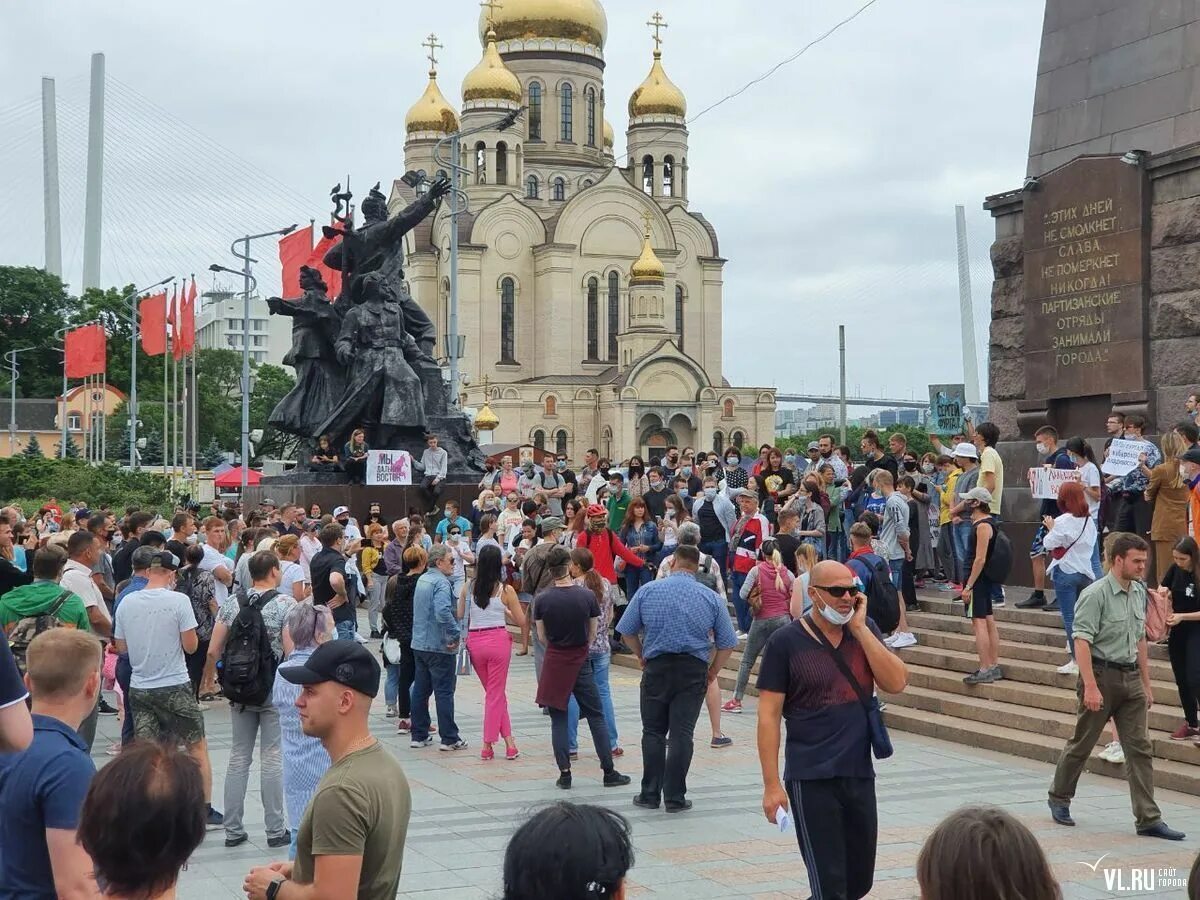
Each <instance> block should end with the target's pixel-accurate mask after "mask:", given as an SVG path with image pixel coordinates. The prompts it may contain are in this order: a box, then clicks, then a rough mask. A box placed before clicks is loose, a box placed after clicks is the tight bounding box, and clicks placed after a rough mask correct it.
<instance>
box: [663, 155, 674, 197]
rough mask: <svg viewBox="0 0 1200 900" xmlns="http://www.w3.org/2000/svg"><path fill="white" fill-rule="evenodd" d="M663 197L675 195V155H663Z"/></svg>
mask: <svg viewBox="0 0 1200 900" xmlns="http://www.w3.org/2000/svg"><path fill="white" fill-rule="evenodd" d="M662 192H663V196H664V197H674V196H675V157H673V156H664V157H663V188H662Z"/></svg>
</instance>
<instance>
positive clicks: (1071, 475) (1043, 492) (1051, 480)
mask: <svg viewBox="0 0 1200 900" xmlns="http://www.w3.org/2000/svg"><path fill="white" fill-rule="evenodd" d="M1028 478H1029V490H1030V491H1031V492H1032V494H1033V499H1034V500H1057V499H1058V489H1059V488H1060V487H1062V485H1063V483H1064V482H1067V481H1078V480H1079V470H1078V469H1047V468H1046V467H1045V466H1034V467H1033V468H1032V469H1030V470H1029V475H1028Z"/></svg>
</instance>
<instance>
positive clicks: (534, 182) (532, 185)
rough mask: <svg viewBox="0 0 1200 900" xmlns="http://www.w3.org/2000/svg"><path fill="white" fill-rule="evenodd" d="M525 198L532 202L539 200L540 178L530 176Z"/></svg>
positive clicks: (526, 184) (527, 181)
mask: <svg viewBox="0 0 1200 900" xmlns="http://www.w3.org/2000/svg"><path fill="white" fill-rule="evenodd" d="M525 196H526V198H528V199H530V200H536V199H538V178H537V176H536V175H530V176H529V177H528V178H526V179H525Z"/></svg>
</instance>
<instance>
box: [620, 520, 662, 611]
mask: <svg viewBox="0 0 1200 900" xmlns="http://www.w3.org/2000/svg"><path fill="white" fill-rule="evenodd" d="M618 536H619V537H620V538H621V541H622V543H624V544H625V546H626V547H628V548H629V549H630V550H632V551H633V552H634V553H636V554H637V555H638V556H639V557H640V558H641V559H642V560H643V561H644V562H645V563H646V565H644V566H639V567H634V566H626V567H625V596H626V597H627V598H629V599H630V600H632V599H633V595H634V594H636V593H637V590H638V588H640V587H641V586H642V585H643V584H647V583H648V582H651V581H653V580H654V568H653V567H652V565H651V563H654V562H657V561H658V554H659V551H661V550H662V546H663V542H662V538H661V537H659V535H658V526H657V525H655V524H654V518H653V517H652V516H651V515H650V510H649V509H648V508H647V507H646V501H645V499H643V498H642V497H635V498H633V500H631V501H630V502H629V508H628V509H627V510H625V521H624V522H623V523H622V524H621V531H620V534H619V535H618Z"/></svg>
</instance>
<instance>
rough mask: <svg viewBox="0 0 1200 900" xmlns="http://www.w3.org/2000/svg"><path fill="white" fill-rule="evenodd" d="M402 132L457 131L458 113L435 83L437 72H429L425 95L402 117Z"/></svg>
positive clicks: (444, 132)
mask: <svg viewBox="0 0 1200 900" xmlns="http://www.w3.org/2000/svg"><path fill="white" fill-rule="evenodd" d="M404 130H405V131H407V132H408V133H409V134H413V133H414V132H418V131H436V132H440V133H441V134H452V133H454V132H455V131H458V113H456V112H455V111H454V108H453V107H452V106H451V105H450V102H449V101H448V100H447V99H446V98H445V97H444V96H443V95H442V91H441V88H439V87H438V83H437V72H435V71H432V70H430V72H429V84H428V85H427V86H426V88H425V93H424V94H422V95H421V99H420V100H418V101H417V102H416V103H414V104H413V106H412V109H410V110H409V111H408V115H406V116H405V117H404Z"/></svg>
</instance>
